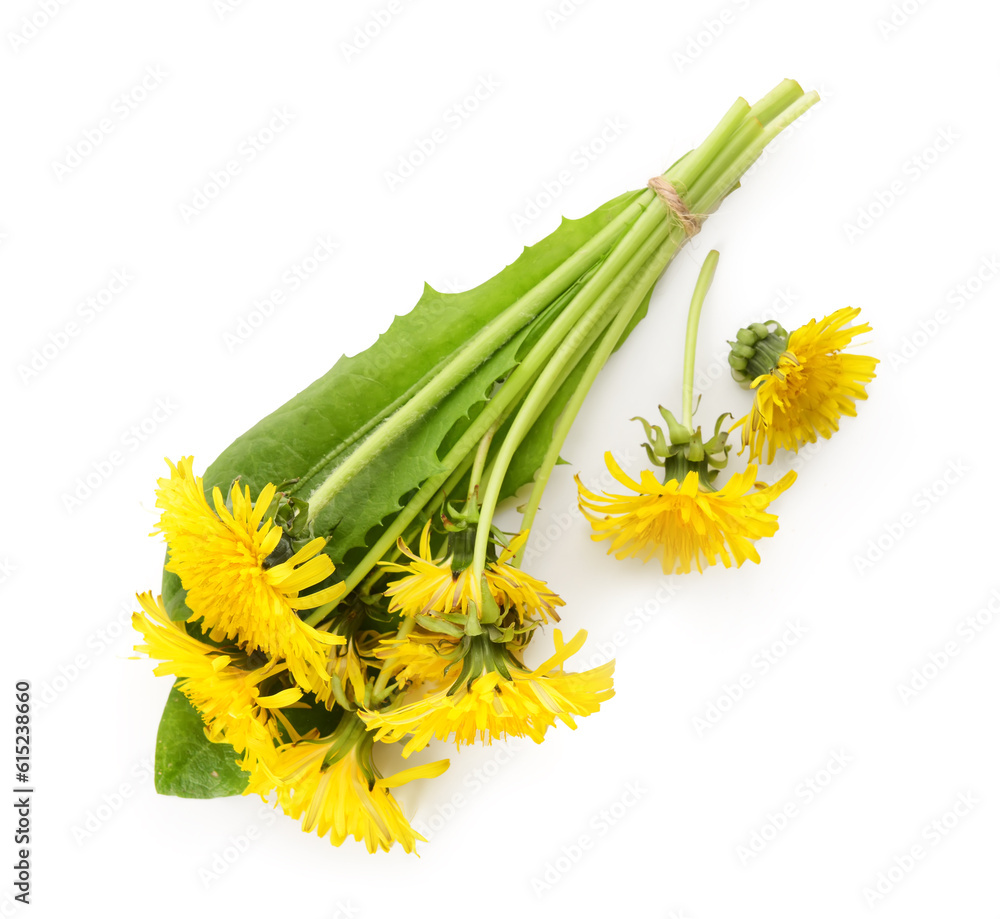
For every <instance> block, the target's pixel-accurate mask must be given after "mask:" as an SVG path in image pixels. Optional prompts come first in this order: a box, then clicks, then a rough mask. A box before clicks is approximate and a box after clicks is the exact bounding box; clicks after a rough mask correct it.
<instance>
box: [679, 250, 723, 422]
mask: <svg viewBox="0 0 1000 919" xmlns="http://www.w3.org/2000/svg"><path fill="white" fill-rule="evenodd" d="M718 264H719V253H718V250H716V249H713V250H712V251H711V252H709V253H708V255H706V256H705V261H704V262H703V263H702V266H701V272H700V273H699V275H698V282H697V283H696V284H695V286H694V294H693V295H692V297H691V308H690V309H689V310H688V321H687V334H686V335H685V336H684V376H683V377H682V378H681V401H682V403H683V406H684V420H683V424H684V426H685V427H686V428H687V429H688V430H689V431H691V432H692V433H693V432H694V426H693V422H694V409H693V405H694V355H695V350H696V347H697V344H698V320H699V319H701V307H702V305H703V304H704V302H705V296H706V295H707V294H708V289H709V288H710V287H711V286H712V279H713V278H714V277H715V266H716V265H718Z"/></svg>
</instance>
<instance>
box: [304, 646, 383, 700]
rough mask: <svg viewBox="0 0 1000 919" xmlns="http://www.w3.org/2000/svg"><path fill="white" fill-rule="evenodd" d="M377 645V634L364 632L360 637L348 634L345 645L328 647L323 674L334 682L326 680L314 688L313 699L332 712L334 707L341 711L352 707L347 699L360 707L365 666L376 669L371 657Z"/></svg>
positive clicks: (363, 694)
mask: <svg viewBox="0 0 1000 919" xmlns="http://www.w3.org/2000/svg"><path fill="white" fill-rule="evenodd" d="M377 646H378V635H377V633H375V632H368V633H365V634H363V635H351V636H350V637H348V638H347V639H346V644H344V645H338V646H337V647H335V648H332V649H331V651H330V655H329V657H328V659H327V664H326V672H327V674H328V675H329V676H330V677H335V678H336V679H335V680H334V679H330V680H329V681H328V682H327V683H325V684H323V685H321V686H317V687H316V689H315V693H316V699H317V700H318V701H320V702H322V703H323V704H324V705H325V706H326V707H327V708H328V709H333V707H334V706H335V705H341V706H342V707H344V708H351V707H353V706H352V705H351V702H350V701H349V699H348V696H350V697H352V698H353V701H354V703H356V704H358V705H360V704H361V703H362V701H363V700H364V698H365V687H366V684H367V679H368V667H369V666H375V667H377V666H378V660H377V658H376V657H375V649H376V647H377ZM345 702H346V703H347V704H346V705H345V704H344V703H345Z"/></svg>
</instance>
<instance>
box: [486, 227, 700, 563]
mask: <svg viewBox="0 0 1000 919" xmlns="http://www.w3.org/2000/svg"><path fill="white" fill-rule="evenodd" d="M664 215H666V211H665V210H664V211H663V214H662V215H661V216H660V225H659V227H658V228H657V230H656V231H655V232H654V233H653V234H652V235H651V236H649V237H648V238H647V240H646V241H645V243H644V244H643V245H642V246H641V247H640V248H639V249H638V250H637V251H635V252H633V254H632V255H631V257H630V258H629V261H628V262H627V263H626V264H625V266H624V267H623V268H620V269H616V271H617V272H618V273H617V274H616V277H615V280H614V282H613V283H612V284H610V285H609V286H608V287H607V288H606V289H605V290H604V292H603V293H602V294H601V297H600V299H599V300H598V301H597V302H596V303H595V304H594V307H593V310H592V312H591V313H589V314H588V316H587V318H586V319H582V320H581V321H580V324H579V326H578V327H576V328H574V334H576V332H577V330H578V329H579V330H582V331H584V332H588V333H589V332H591V331H594V330H595V326H597V324H598V323H601V320H602V318H603V320H604V322H603V323H601V324H602V325H603V324H607V323H610V322H611V321H613V319H614V316H615V312H614V309H615V306H616V301H617V300H618V298H619V297H620V295H621V294H622V292H623V290H624V289H626V288H627V287H628V286H629V285H630V284H632V283H633V279H634V278H635V276H636V275H637V274H638V273H639V272H640V270H641V268H642V266H643V265H645V263H646V262H648V261H649V260H650V259H651V258H652V257H653V255H654V253H656V251H657V250H658V249H659V248H660V246H661V245H662V244H663V243H664V242H665V241H666V240H667V239H668V238H669V237H670V236H671V233H672V232H673V231H674V225H673V222H672V221H666V220H664V219H663V216H664ZM644 216H645V215H644ZM680 245H682V241H681V240H679V241H678V243H677V244H676V245H675V246H674V247H672V249H671V251H670V256H669V257H672V256H673V255H674V253H676V251H677V249H679V248H680ZM616 251H617V250H616ZM669 257H668V261H669ZM609 262H610V259H609ZM664 267H666V262H661V263H658V265H657V268H656V273H655V275H654V278H655V277H656V276H657V275H659V273H660V272H661V271H662V270H663V268H664ZM647 289H648V288H647ZM643 296H645V290H644V291H643ZM621 306H622V304H621V303H620V302H618V303H617V307H618V309H619V310H620V309H621ZM586 347H587V349H588V350H589V348H590V344H587V346H586ZM583 353H586V352H585V351H584V352H582V353H581V351H580V345H579V343H578V342H576V341H571V340H570V339H567V340H566V341H565V342H564V343H563V345H562V346H561V347H560V348H559V350H558V351H557V352H556V353H555V354H554V355H553V356H552V357H551V358H550V359H549V362H548V364H547V365H546V367H545V369H544V370H543V371H542V372H541V374H540V375H539V378H538V380H537V381H536V382H535V384H534V386H532V389H531V392H530V393H529V394H528V396H527V398H526V399H525V401H524V403H523V404H522V405H521V407H520V409H519V410H518V413H517V416H516V417H515V419H514V423H513V424H512V425H511V427H510V430H508V432H507V436H506V437H505V438H504V441H503V444H502V445H501V446H500V451H499V453H498V454H497V456H496V459H495V460H494V463H495V468H494V470H493V472H492V473H491V475H490V481H489V484H488V485H487V487H486V491H485V494H484V495H483V500H482V505H481V508H480V515H481V518H480V519H481V521H485V522H484V523H481V525H480V527H479V529H478V531H477V533H476V548H475V553H474V554H473V559H472V577H473V580H476V579H477V578H478V576H479V575H480V573H481V572H482V571H483V569H484V567H485V565H486V552H487V549H488V547H489V539H490V522H491V521H492V520H493V514H494V513H495V511H496V506H497V502H498V500H499V496H500V489H501V487H502V485H503V479H504V476H505V475H506V474H507V469H508V468H509V466H510V462H511V460H512V459H513V457H514V452H515V450H517V448H518V447H519V446H520V445H521V441H522V440H523V439H524V437H525V436H526V435H527V433H528V431H529V430H530V429H531V426H532V425H533V424H534V423H535V422H536V421H537V420H538V416H539V415H540V414H541V413H542V411H544V409H545V406H546V405H548V403H549V400H550V399H551V398H552V396H553V395H554V393H555V392H556V391H557V389H558V387H557V386H554V381H555V379H556V378H557V376H558V375H559V374H560V373H563V372H564V371H565V370H566V367H567V365H568V364H569V361H570V360H572V359H573V357H574V355H575V356H576V360H574V361H573V363H572V364H571V365H569V366H575V365H576V363H577V362H578V361H579V360H580V358H581V357H582V356H583Z"/></svg>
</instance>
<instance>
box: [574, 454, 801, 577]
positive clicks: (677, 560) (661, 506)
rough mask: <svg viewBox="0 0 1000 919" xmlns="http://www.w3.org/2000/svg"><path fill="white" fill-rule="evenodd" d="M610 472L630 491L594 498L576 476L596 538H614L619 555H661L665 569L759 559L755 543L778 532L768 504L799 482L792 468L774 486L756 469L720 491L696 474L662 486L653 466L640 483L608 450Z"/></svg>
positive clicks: (613, 545)
mask: <svg viewBox="0 0 1000 919" xmlns="http://www.w3.org/2000/svg"><path fill="white" fill-rule="evenodd" d="M604 459H605V462H606V463H607V464H608V469H609V471H610V472H611V474H612V475H613V476H614V477H615V479H616V480H617V481H619V482H621V484H622V485H624V486H625V487H626V488H628V489H630V491H631V492H632V494H607V493H605V494H604V495H597V494H595V493H594V492H592V491H590V490H589V489H587V488H586V487H585V486H584V485H583V483H582V482H581V481H580V478H579V476H577V486H578V488H579V500H580V508H581V510H582V511H583V514H584V516H585V517H586V518H587V519H588V520H589V521H590V524H591V526H592V527H593V528H594V535H593V537H592V538H593V539H594V540H602V539H610V540H611V546H610V548H609V549H608V554H609V555H610V554H611V553H614V554H615V555H616V556H617V557H618V558H626V557H628V556H639V557H641V558H642V560H643V561H649V559H650V558H652V557H653V556H654V555H656V556H658V557H659V558H660V561H661V563H662V565H663V573H664V574H672V573H674V572H677V573H681V574H686V573H688V572H690V571H691V569H692V566H694V567H695V568H697V569H698V571H704V570H705V568H706V567H707V566H711V565H715V564H716V563H717V562H720V561H721V562H722V564H723V565H724V566H725V567H726V568H730V567H732V565H733V563H734V562H735V564H736V567H737V568H738V567H739V566H740V565H742V564H743V563H744V562H745V561H747V560H749V561H752V562H759V561H760V555H759V554H758V552H757V549H756V548H755V547H754V541H755V540H758V539H760V538H762V537H764V536H773V535H774V533H775V532H776V531H777V529H778V518H777V517H776V516H775V515H774V514H770V513H768V512H767V507H768V505H769V504H770V503H771V502H772V501H773V500H774V499H775V498H776V497H778V495H780V494H781V493H782V492H783V491H785V490H786V489H787V488H788V487H789V486H790V485H791V484H792V482H794V481H795V473H794V472H789V473H788V474H787V475H785V476H784V477H783V478H782V479H781V480H780V481H778V482H776V483H775V484H774V485H769V486H768V485H762V484H761V483H759V482H757V481H756V477H757V467H756V466H748V467H747V469H746V471H745V472H743V473H737V474H735V475H733V476H732V477H731V478H730V479H729V481H728V482H726V484H725V485H723V486H722V488H720V489H719V490H718V491H715V490H708V489H705V488H704V487H703V485H702V484H701V482H700V480H699V474H698V472H696V471H691V472H689V473H688V474H687V475H686V476H685V477H684V479H683V481H680V482H679V481H678V480H677V479H670V480H669V481H667V482H666V483H664V484H661V483H660V482H659V481H658V480H657V478H656V476H655V475H654V474H653V473H652V472H651V471H650V470H648V469H646V470H643V472H642V475H641V476H640V479H639V481H638V482H636V481H635V480H634V479H632V478H630V477H629V476H628V475H626V474H625V473H624V472H623V471H622V469H621V467H620V466H619V465H618V463H617V462H616V461H615V458H614V457H613V456H612V455H611V454H610V453H606V454H605V455H604Z"/></svg>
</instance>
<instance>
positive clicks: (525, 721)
mask: <svg viewBox="0 0 1000 919" xmlns="http://www.w3.org/2000/svg"><path fill="white" fill-rule="evenodd" d="M586 637H587V633H586V632H584V631H580V632H578V633H577V635H576V636H575V637H574V638H573V640H572V641H570V642H569V644H564V643H563V640H562V633H561V632H560V631H559V630H558V629H556V630H555V632H554V638H555V648H556V651H555V654H553V656H552V657H550V658H549V659H548V660H547V661H545V662H544V663H543V664H541V665H540V666H539V667H537V668H535V669H534V670H528V669H527V668H526V667H525V666H524V665H523V664H522V663H521V662H520V661H519V660H517V658H515V657H514V656H513V654H511V653H510V652H509V651H508V650H506V649H505V648H504V646H502V645H496V644H494V643H493V642H491V641H490V640H489V639H488V638H486V636H479V637H478V638H476V639H471V640H470V648H469V651H468V653H467V654H466V657H465V659H464V660H463V669H462V672H461V675H460V676H459V678H458V680H456V681H455V683H454V684H453V685H452V686H451V688H450V689H449V688H442V689H439V690H436V691H434V692H432V693H430V694H429V695H426V696H425V697H424V698H422V699H419V700H417V701H414V702H410V703H407V704H404V705H401V706H400V707H398V708H394V709H387V710H385V711H380V712H376V711H361V712H358V716H359V717H360V718H361V719H362V720H363V721H364V722H365V724H366V725H368V728H369V730H372V731H375V732H376V733H375V739H376V740H381V741H386V742H389V741H396V740H402V739H404V738H405V737H407V736H409V737H410V739H409V741H408V742H407V744H406V746H405V747H404V748H403V756H404V757H405V756H409V755H410V754H411V753H413V752H415V751H416V750H421V749H423V748H424V747H425V746H426V745H427V744H428V743H429V741H430V740H431V738H432V737H436V738H438V739H439V740H447V739H448V738H449V737H451V738H452V739H453V740H454V741H455V744H456V745H457V746H461V745H463V744H471V743H474V742H475V740H476V739H477V738H478V739H480V740H481V741H483V742H485V743H491V742H492V741H493V740H499V739H501V738H504V737H507V736H508V735H513V736H515V737H530V738H531V739H532V740H533V741H535V742H536V743H541V742H542V740H543V738H544V736H545V732H546V731H547V730H548V728H550V727H551V726H552V725H553V724H555V722H556V720H559V721H562V722H563V723H564V724H566V725H568V726H569V727H571V728H576V721H575V719H576V718H577V717H582V716H584V715H592V714H593V713H594V712H596V711H597V710H598V709H599V708H600V707H601V703H602V702H606V701H607V700H608V699H610V698H611V697H612V696H613V695H614V681H613V678H612V677H613V674H614V668H615V665H614V661H611V662H609V663H607V664H603V665H601V666H600V667H595V668H594V669H593V670H588V671H586V672H584V673H566V672H565V671H564V670H563V664H564V663H565V661H566V659H567V658H568V657H570V656H571V655H573V654H575V653H576V652H577V651H579V650H580V648H581V647H582V646H583V643H584V640H585V639H586Z"/></svg>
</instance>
